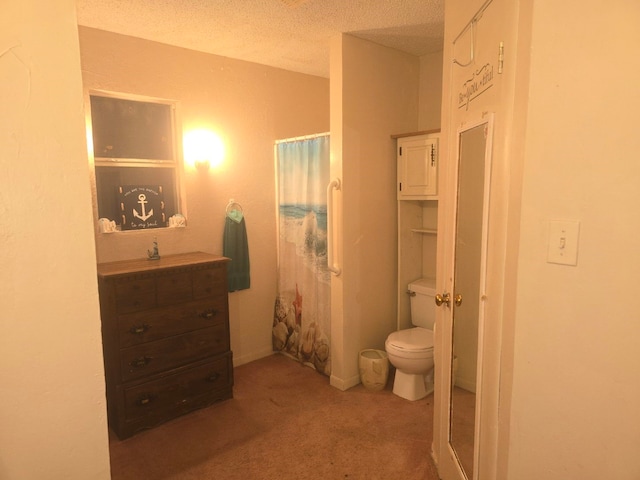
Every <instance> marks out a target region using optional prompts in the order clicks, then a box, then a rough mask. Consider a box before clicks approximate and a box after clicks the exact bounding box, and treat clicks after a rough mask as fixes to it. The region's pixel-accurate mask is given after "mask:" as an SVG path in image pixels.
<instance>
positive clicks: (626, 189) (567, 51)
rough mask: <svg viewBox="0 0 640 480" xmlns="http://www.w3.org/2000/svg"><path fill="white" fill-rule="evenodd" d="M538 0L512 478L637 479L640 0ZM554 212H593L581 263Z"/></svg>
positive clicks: (586, 216)
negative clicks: (564, 246) (555, 235)
mask: <svg viewBox="0 0 640 480" xmlns="http://www.w3.org/2000/svg"><path fill="white" fill-rule="evenodd" d="M525 3H529V2H525ZM531 3H532V4H533V16H532V19H533V28H532V32H533V34H532V40H531V47H532V48H531V52H532V53H531V77H530V88H529V110H528V116H527V129H526V139H525V142H524V150H525V162H524V182H523V190H522V216H521V236H520V255H519V258H518V270H519V273H518V293H517V310H516V316H515V338H514V355H513V392H512V398H511V411H510V415H509V423H510V427H509V431H510V441H509V460H508V469H507V471H506V475H505V478H509V479H511V478H518V479H522V480H528V479H532V480H533V479H539V478H545V479H567V478H583V479H596V478H615V479H617V480H632V479H637V478H640V459H639V458H638V455H637V450H638V445H639V444H640V409H638V401H637V399H638V397H640V382H639V381H638V379H639V378H640V377H639V372H640V357H639V356H638V345H640V316H639V314H638V312H639V311H640V296H639V295H638V291H637V290H638V285H640V255H638V235H639V234H640V225H639V222H638V220H639V219H640V215H639V214H638V206H639V205H640V188H639V187H638V182H639V180H640V162H639V161H638V152H639V151H640V136H639V135H638V133H637V128H636V125H635V124H636V117H637V112H638V110H640V95H639V94H638V91H637V90H638V88H637V78H638V74H639V73H640V57H639V56H638V55H637V52H636V47H637V46H638V45H640V29H638V25H639V24H640V4H639V3H638V2H637V1H634V0H613V1H611V2H608V3H607V4H606V5H604V6H603V5H602V3H601V2H597V1H595V0H587V1H585V2H581V4H580V8H578V9H576V8H572V6H571V5H569V4H567V3H563V2H560V3H558V2H555V3H553V5H552V4H551V3H548V2H531ZM552 219H575V220H579V221H580V242H579V247H578V265H577V266H562V265H555V264H550V263H547V262H546V254H547V250H546V249H547V234H548V222H549V220H552ZM550 440H552V441H550Z"/></svg>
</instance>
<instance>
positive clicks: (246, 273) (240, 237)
mask: <svg viewBox="0 0 640 480" xmlns="http://www.w3.org/2000/svg"><path fill="white" fill-rule="evenodd" d="M222 243H223V246H222V250H223V252H222V254H223V255H224V256H225V257H227V258H230V259H231V262H229V268H228V270H227V280H228V284H229V291H230V292H235V291H237V290H244V289H247V288H249V287H250V286H251V275H250V269H249V244H248V242H247V228H246V224H245V221H244V218H243V217H242V212H240V220H239V221H237V220H235V219H234V218H231V217H230V216H229V215H227V216H226V219H225V224H224V238H223V242H222Z"/></svg>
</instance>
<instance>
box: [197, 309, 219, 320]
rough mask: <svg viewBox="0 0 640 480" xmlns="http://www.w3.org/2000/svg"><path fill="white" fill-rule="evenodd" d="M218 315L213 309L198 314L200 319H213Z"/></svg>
mask: <svg viewBox="0 0 640 480" xmlns="http://www.w3.org/2000/svg"><path fill="white" fill-rule="evenodd" d="M217 314H218V311H217V310H216V309H215V308H210V309H209V310H205V311H204V312H202V313H201V314H200V316H201V317H202V318H213V317H215V316H216V315H217Z"/></svg>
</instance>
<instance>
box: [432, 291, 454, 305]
mask: <svg viewBox="0 0 640 480" xmlns="http://www.w3.org/2000/svg"><path fill="white" fill-rule="evenodd" d="M435 300H436V305H437V306H441V305H442V304H444V305H445V306H447V307H450V306H451V294H449V293H436V297H435Z"/></svg>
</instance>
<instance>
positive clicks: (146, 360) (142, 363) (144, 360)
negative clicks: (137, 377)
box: [129, 355, 152, 368]
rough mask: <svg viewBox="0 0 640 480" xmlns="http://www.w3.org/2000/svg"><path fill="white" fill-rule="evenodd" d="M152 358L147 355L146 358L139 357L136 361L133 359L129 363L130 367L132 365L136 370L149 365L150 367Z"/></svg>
mask: <svg viewBox="0 0 640 480" xmlns="http://www.w3.org/2000/svg"><path fill="white" fill-rule="evenodd" d="M151 360H152V359H151V357H147V356H146V355H145V356H144V357H138V358H136V359H133V360H131V361H130V362H129V365H131V366H132V367H134V368H142V367H146V366H147V365H149V362H150V361H151Z"/></svg>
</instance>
